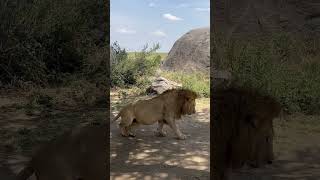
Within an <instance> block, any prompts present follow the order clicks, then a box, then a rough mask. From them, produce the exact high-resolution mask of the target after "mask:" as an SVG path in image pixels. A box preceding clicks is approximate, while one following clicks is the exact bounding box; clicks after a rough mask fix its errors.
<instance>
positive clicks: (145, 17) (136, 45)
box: [110, 0, 210, 52]
mask: <svg viewBox="0 0 320 180" xmlns="http://www.w3.org/2000/svg"><path fill="white" fill-rule="evenodd" d="M209 9H210V0H111V6H110V32H111V33H110V37H111V43H113V42H114V41H118V42H119V44H120V46H121V47H123V48H126V49H127V51H139V50H141V49H142V48H143V46H144V45H145V44H146V43H148V44H149V45H152V44H153V43H160V46H161V48H160V49H159V50H158V52H169V50H170V49H171V47H172V46H173V44H174V42H175V41H176V40H177V39H178V38H179V37H181V36H182V35H183V34H185V33H186V32H188V31H189V30H191V29H195V28H200V27H209V24H210V11H209Z"/></svg>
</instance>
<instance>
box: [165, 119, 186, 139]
mask: <svg viewBox="0 0 320 180" xmlns="http://www.w3.org/2000/svg"><path fill="white" fill-rule="evenodd" d="M166 122H167V123H168V125H169V126H170V127H171V128H172V130H173V132H174V133H175V134H176V135H177V136H178V139H186V135H184V134H182V132H181V131H180V129H179V128H178V126H177V124H176V122H175V120H173V119H170V120H166Z"/></svg>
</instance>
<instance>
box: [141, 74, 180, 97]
mask: <svg viewBox="0 0 320 180" xmlns="http://www.w3.org/2000/svg"><path fill="white" fill-rule="evenodd" d="M179 87H182V85H181V84H178V83H176V82H173V81H170V80H168V79H166V78H164V77H158V78H155V80H154V81H153V82H152V84H151V86H150V87H149V88H148V89H147V93H148V94H161V93H163V92H164V91H166V90H169V89H173V88H179Z"/></svg>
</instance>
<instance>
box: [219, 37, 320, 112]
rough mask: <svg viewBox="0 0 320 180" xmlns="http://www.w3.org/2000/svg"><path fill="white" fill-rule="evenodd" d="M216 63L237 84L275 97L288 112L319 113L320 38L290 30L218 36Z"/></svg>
mask: <svg viewBox="0 0 320 180" xmlns="http://www.w3.org/2000/svg"><path fill="white" fill-rule="evenodd" d="M215 42H216V44H217V46H216V47H215V48H214V54H215V55H216V57H218V58H217V59H216V60H217V66H218V67H220V68H222V69H228V70H230V71H231V73H232V74H233V77H234V78H235V81H236V83H237V84H240V85H241V86H246V87H249V88H250V87H254V88H258V89H260V90H261V91H264V92H266V93H269V94H271V95H273V96H275V97H276V98H277V99H278V100H279V101H280V102H281V103H282V104H283V106H284V107H285V110H286V111H287V112H289V113H295V112H300V113H304V114H318V113H319V112H320V96H319V92H320V61H319V59H320V53H319V52H320V41H319V39H317V38H313V37H312V36H310V37H303V38H302V37H299V36H295V35H291V34H289V33H280V34H273V35H272V36H271V37H270V36H269V37H268V38H265V39H264V38H259V39H254V40H246V41H243V40H236V39H231V40H227V41H226V40H225V39H223V38H221V36H217V38H216V39H215Z"/></svg>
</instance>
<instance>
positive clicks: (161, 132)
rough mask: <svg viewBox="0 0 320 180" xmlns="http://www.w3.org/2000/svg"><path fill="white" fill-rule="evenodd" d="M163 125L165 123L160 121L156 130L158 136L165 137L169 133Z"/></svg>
mask: <svg viewBox="0 0 320 180" xmlns="http://www.w3.org/2000/svg"><path fill="white" fill-rule="evenodd" d="M163 125H164V122H163V121H158V128H157V132H156V135H157V136H160V137H165V136H166V135H167V134H166V132H164V131H163Z"/></svg>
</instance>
